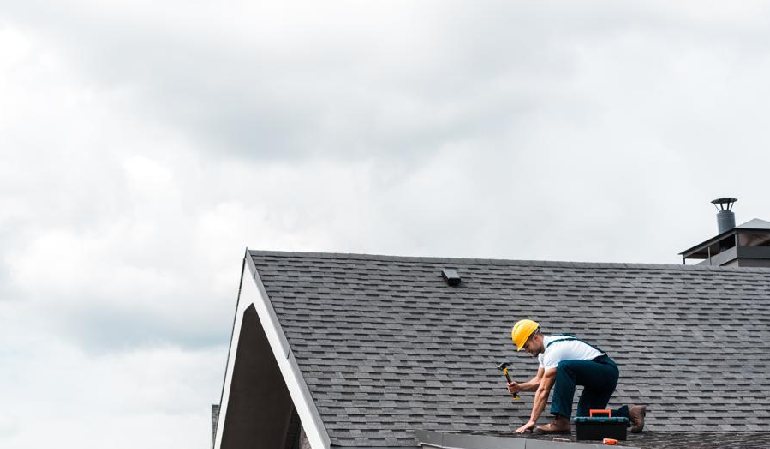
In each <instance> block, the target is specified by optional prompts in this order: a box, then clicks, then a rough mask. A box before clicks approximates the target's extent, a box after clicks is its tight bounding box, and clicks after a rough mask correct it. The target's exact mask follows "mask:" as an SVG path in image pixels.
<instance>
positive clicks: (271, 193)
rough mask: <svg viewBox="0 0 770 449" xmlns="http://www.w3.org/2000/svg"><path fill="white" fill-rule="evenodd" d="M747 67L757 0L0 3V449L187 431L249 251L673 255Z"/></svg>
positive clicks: (767, 37)
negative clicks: (244, 252)
mask: <svg viewBox="0 0 770 449" xmlns="http://www.w3.org/2000/svg"><path fill="white" fill-rule="evenodd" d="M672 3H673V4H672ZM768 80H770V3H768V2H750V1H746V2H733V3H730V2H703V1H697V2H668V1H665V2H664V1H660V2H654V1H653V2H651V1H645V2H585V1H565V2H553V1H538V2H519V1H496V2H479V1H473V2H471V1H466V2H456V1H448V0H442V1H419V2H416V1H398V0H396V1H394V0H388V1H347V2H337V1H332V2H317V1H307V2H294V1H289V2H287V1H281V2H278V1H275V2H272V1H266V2H259V1H242V2H238V1H229V2H228V1H226V2H209V1H206V0H202V1H193V2H189V1H188V2H181V1H177V0H170V1H165V2H160V4H158V2H155V1H150V0H102V1H95V0H70V1H67V2H57V1H51V0H27V1H23V2H22V1H12V0H0V365H1V366H2V369H0V398H2V403H3V404H4V405H3V407H2V408H0V447H3V448H9V449H26V448H29V449H39V448H41V447H50V446H54V445H55V446H56V447H73V448H74V447H78V448H85V449H90V448H100V449H101V448H104V447H110V448H116V449H122V448H126V449H128V448H131V449H133V448H137V447H142V448H146V449H152V448H164V449H168V448H176V447H178V448H183V447H184V448H206V447H208V445H209V441H210V440H209V439H210V434H209V432H210V421H209V405H210V404H211V403H212V402H215V401H217V400H218V399H219V393H220V390H221V385H222V376H223V373H224V362H225V357H226V353H227V342H228V338H229V331H230V326H231V324H232V313H233V311H234V305H235V296H236V292H237V285H238V279H239V269H240V259H241V257H242V254H243V251H244V248H245V247H246V246H249V247H251V248H255V249H274V250H301V251H311V250H312V251H340V252H364V253H384V254H397V255H427V256H457V257H464V256H470V257H500V258H512V259H550V260H570V261H609V262H643V263H679V261H680V260H679V258H678V256H677V255H676V254H677V252H679V251H681V250H683V249H685V248H687V247H689V246H690V245H691V244H694V243H697V242H699V241H700V240H702V239H705V238H707V237H709V236H711V235H712V234H714V233H715V232H716V220H715V218H714V212H715V211H714V209H713V208H712V206H711V205H710V204H708V201H710V200H711V199H713V198H715V197H718V196H728V195H729V196H737V197H738V198H740V201H739V202H738V204H737V208H736V212H737V216H738V222H744V221H748V220H749V219H751V218H754V217H759V218H764V219H770V209H769V208H768V203H767V194H768V188H767V187H768V183H767V173H768V169H767V167H768V166H769V165H770V152H768V151H767V148H768V146H770V145H769V144H770V134H768V125H769V123H768V121H769V120H770V119H768V117H770V115H769V114H768V105H770V83H768ZM763 198H764V199H763Z"/></svg>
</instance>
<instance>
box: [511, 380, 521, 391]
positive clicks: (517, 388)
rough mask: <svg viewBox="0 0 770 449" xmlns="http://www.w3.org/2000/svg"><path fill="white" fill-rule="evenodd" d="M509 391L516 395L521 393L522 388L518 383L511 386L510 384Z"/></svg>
mask: <svg viewBox="0 0 770 449" xmlns="http://www.w3.org/2000/svg"><path fill="white" fill-rule="evenodd" d="M508 391H509V392H510V393H511V394H515V393H518V392H520V391H521V387H520V386H519V384H518V383H516V382H511V383H509V384H508Z"/></svg>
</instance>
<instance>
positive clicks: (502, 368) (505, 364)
mask: <svg viewBox="0 0 770 449" xmlns="http://www.w3.org/2000/svg"><path fill="white" fill-rule="evenodd" d="M509 366H511V362H503V363H501V364H499V365H497V369H499V370H500V371H502V372H503V376H505V380H507V381H508V383H509V384H512V383H513V381H512V380H511V376H509V375H508V367H509ZM511 396H513V400H514V401H518V400H519V399H521V398H520V397H519V394H518V393H511Z"/></svg>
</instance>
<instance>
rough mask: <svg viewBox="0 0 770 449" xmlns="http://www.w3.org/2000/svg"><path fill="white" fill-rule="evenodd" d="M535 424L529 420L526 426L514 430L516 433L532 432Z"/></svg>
mask: <svg viewBox="0 0 770 449" xmlns="http://www.w3.org/2000/svg"><path fill="white" fill-rule="evenodd" d="M535 424H536V423H535V421H532V420H531V419H530V420H529V421H527V423H526V424H524V425H523V426H521V427H519V428H518V429H516V433H524V432H532V430H533V429H534V428H535Z"/></svg>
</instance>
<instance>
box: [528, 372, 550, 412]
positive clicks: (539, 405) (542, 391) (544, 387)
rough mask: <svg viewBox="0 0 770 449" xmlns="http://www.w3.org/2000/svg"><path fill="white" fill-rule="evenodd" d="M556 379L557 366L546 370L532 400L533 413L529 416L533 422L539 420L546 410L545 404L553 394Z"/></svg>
mask: <svg viewBox="0 0 770 449" xmlns="http://www.w3.org/2000/svg"><path fill="white" fill-rule="evenodd" d="M541 369H542V368H541ZM555 381H556V368H549V369H547V370H545V372H544V373H543V378H542V379H541V380H540V386H539V387H538V389H537V391H536V392H535V399H534V401H533V402H532V415H530V417H529V420H530V421H531V422H537V419H538V418H540V415H541V414H542V413H543V410H545V405H546V404H547V403H548V396H549V395H550V394H551V388H552V387H553V384H554V382H555Z"/></svg>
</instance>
